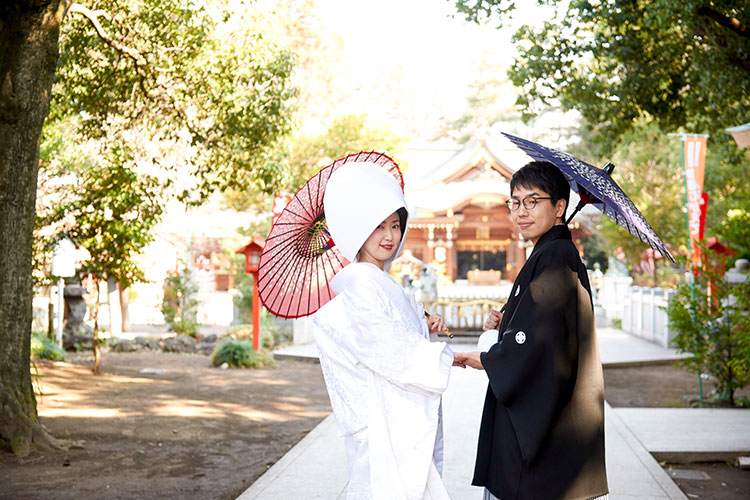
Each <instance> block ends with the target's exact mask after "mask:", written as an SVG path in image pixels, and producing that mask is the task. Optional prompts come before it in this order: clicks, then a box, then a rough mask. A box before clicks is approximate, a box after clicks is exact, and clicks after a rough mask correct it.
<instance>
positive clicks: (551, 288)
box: [481, 252, 578, 460]
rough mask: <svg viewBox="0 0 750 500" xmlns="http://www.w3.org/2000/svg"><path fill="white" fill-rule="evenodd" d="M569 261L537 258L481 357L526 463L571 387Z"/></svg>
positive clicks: (572, 278) (572, 280) (572, 279)
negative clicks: (497, 334) (496, 336)
mask: <svg viewBox="0 0 750 500" xmlns="http://www.w3.org/2000/svg"><path fill="white" fill-rule="evenodd" d="M569 260H570V259H569V258H566V256H565V255H564V254H563V255H561V253H558V252H548V253H547V254H546V255H543V256H540V259H539V260H538V262H537V264H536V267H535V270H534V272H533V274H532V278H531V280H530V282H529V283H528V284H527V286H526V287H525V288H526V289H525V290H522V291H521V292H520V293H521V296H520V300H519V301H518V303H517V305H516V307H515V308H514V310H513V311H512V316H511V318H510V320H509V321H508V322H507V323H505V325H504V328H503V330H502V337H501V339H500V341H499V342H498V343H497V344H495V345H494V346H493V347H492V348H491V349H490V350H489V351H488V352H486V353H483V354H482V355H481V359H482V364H483V365H484V368H485V370H486V372H487V376H488V378H489V382H490V387H491V389H492V392H493V394H494V396H495V398H496V399H497V401H498V402H499V403H500V404H502V405H504V406H505V407H506V408H508V412H509V414H510V417H511V420H512V422H513V426H514V428H515V430H516V435H517V438H518V441H519V445H520V447H521V453H522V455H523V457H524V459H525V460H530V459H531V458H533V456H534V454H535V453H536V450H537V449H538V447H539V445H540V443H541V441H542V440H543V439H544V437H545V435H546V433H547V431H548V430H549V429H550V428H551V426H552V425H553V420H554V418H555V415H556V414H557V413H558V412H559V409H560V408H561V407H562V406H563V405H564V404H565V401H566V400H567V398H569V397H570V394H571V391H572V387H573V385H574V383H575V374H576V370H577V356H578V354H577V353H578V347H577V334H576V331H577V328H576V324H577V311H578V308H577V301H578V292H577V291H578V277H577V274H576V273H575V272H574V271H573V269H572V268H571V267H570V265H569V263H568V261H569Z"/></svg>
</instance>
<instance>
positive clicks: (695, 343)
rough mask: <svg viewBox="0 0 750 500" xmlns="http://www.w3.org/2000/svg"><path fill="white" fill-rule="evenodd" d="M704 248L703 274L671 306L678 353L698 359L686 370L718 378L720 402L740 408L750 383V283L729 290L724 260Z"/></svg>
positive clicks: (679, 292)
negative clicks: (742, 392) (736, 395)
mask: <svg viewBox="0 0 750 500" xmlns="http://www.w3.org/2000/svg"><path fill="white" fill-rule="evenodd" d="M701 246H702V248H701V252H702V255H703V257H704V262H703V268H702V269H701V270H700V271H699V272H698V273H697V276H696V277H695V282H694V284H693V285H692V286H691V285H690V284H685V285H682V286H681V287H679V288H678V290H677V294H676V295H675V296H674V297H673V298H672V300H670V302H669V306H668V308H667V314H668V316H669V324H670V327H671V328H672V329H673V330H674V331H676V332H677V336H676V337H675V338H674V340H673V342H674V344H675V345H676V346H677V348H678V349H679V350H680V351H682V352H689V353H692V355H693V356H692V357H690V358H687V359H685V360H684V361H683V363H684V365H685V366H686V368H687V369H688V370H689V371H692V372H695V373H698V374H702V373H708V374H710V375H711V376H713V377H714V379H715V381H716V388H717V391H718V393H719V395H718V397H717V400H719V401H724V402H726V404H728V405H729V406H735V405H736V401H735V398H734V393H735V391H736V390H738V389H742V388H743V387H745V386H747V385H748V384H749V383H750V314H749V313H748V311H749V310H750V280H748V281H746V282H745V283H743V284H737V285H730V284H728V283H727V282H726V280H725V279H724V269H725V268H726V260H727V259H726V258H725V256H724V255H717V254H716V253H714V252H712V251H710V250H708V249H707V248H706V246H705V245H701Z"/></svg>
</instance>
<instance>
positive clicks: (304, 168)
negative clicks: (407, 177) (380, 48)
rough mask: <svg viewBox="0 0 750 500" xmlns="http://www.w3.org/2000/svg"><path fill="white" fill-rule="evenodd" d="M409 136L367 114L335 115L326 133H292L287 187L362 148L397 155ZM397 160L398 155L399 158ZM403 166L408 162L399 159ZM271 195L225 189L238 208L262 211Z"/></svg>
mask: <svg viewBox="0 0 750 500" xmlns="http://www.w3.org/2000/svg"><path fill="white" fill-rule="evenodd" d="M405 142H406V139H405V138H403V137H400V136H398V135H396V134H394V133H393V132H391V131H390V130H388V129H385V128H381V127H374V126H371V125H369V124H368V123H367V118H366V117H365V116H364V115H347V116H341V117H338V118H335V119H334V120H333V122H332V123H331V125H330V126H329V128H328V130H327V131H326V132H324V133H322V134H310V135H304V134H303V135H299V136H296V137H289V138H288V143H287V148H288V152H287V153H286V155H287V156H286V157H287V160H286V161H287V162H288V163H289V166H290V170H289V176H288V177H287V179H286V180H285V182H284V185H283V188H284V189H285V190H287V191H289V192H292V193H294V192H296V191H297V190H298V189H299V188H300V187H302V185H303V184H304V183H305V182H306V181H307V180H308V179H309V178H310V177H312V176H313V175H315V174H316V173H317V172H318V171H319V170H320V169H321V168H323V167H325V166H326V165H328V164H330V163H332V162H333V161H334V160H336V159H338V158H341V157H344V156H346V155H348V154H352V153H359V152H360V151H372V150H374V151H379V152H384V153H387V154H389V155H391V156H397V155H398V154H399V153H400V152H401V151H402V149H403V147H404V143H405ZM395 159H396V161H397V163H398V159H397V158H395ZM399 165H401V167H402V168H404V167H405V165H403V164H401V163H399ZM269 198H270V197H269V196H267V195H265V194H264V193H247V192H242V191H236V190H231V191H228V192H227V193H225V199H226V201H227V203H228V204H229V205H230V206H231V207H233V208H235V209H237V210H244V209H247V208H248V207H253V208H255V209H257V210H258V211H260V212H262V211H264V210H268V207H270V200H269Z"/></svg>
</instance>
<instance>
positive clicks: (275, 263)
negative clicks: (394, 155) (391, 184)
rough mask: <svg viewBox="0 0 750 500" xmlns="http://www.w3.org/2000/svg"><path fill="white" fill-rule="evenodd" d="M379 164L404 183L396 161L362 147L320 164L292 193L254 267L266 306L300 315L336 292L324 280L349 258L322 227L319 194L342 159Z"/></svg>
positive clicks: (285, 314)
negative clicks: (343, 156) (323, 165)
mask: <svg viewBox="0 0 750 500" xmlns="http://www.w3.org/2000/svg"><path fill="white" fill-rule="evenodd" d="M352 162H367V163H373V164H377V165H380V166H382V167H383V168H384V169H386V170H387V171H388V172H390V173H391V174H392V175H393V176H394V177H395V178H396V180H397V181H398V182H399V184H400V186H401V190H402V191H403V189H404V179H403V176H402V175H401V170H399V168H398V165H396V163H395V162H394V161H393V160H392V159H391V158H389V157H388V156H386V155H385V154H383V153H375V152H362V153H356V154H352V155H349V156H347V157H346V158H341V159H338V160H336V161H334V162H333V163H331V164H330V165H328V166H327V167H324V168H323V169H321V170H320V172H318V173H317V174H315V175H314V176H313V177H312V178H311V179H310V180H308V181H307V182H306V183H305V185H304V186H302V188H300V190H299V191H297V193H296V194H295V195H294V196H293V197H292V199H291V201H289V203H288V204H287V206H286V208H284V211H283V212H282V213H281V215H279V217H278V219H277V220H276V222H275V223H274V225H273V228H272V229H271V232H270V233H269V234H268V237H267V238H266V246H265V248H264V249H263V253H262V254H261V257H260V265H259V267H258V293H259V295H260V300H261V302H262V303H263V305H264V306H266V309H268V310H269V311H270V312H271V313H273V314H275V315H276V316H280V317H282V318H299V317H301V316H307V315H309V314H312V313H314V312H315V311H317V310H318V309H320V308H321V307H322V306H323V305H324V304H325V303H326V302H328V301H329V300H331V299H332V298H333V297H334V293H333V292H332V291H331V289H330V287H329V286H328V282H329V281H330V279H331V278H333V276H334V275H335V274H336V273H337V272H338V271H340V270H341V269H342V268H343V267H344V266H345V265H347V264H348V263H349V262H348V261H347V260H346V259H345V258H344V256H343V255H342V254H341V252H340V251H339V249H338V248H336V246H335V245H334V243H333V240H332V239H331V236H330V234H329V233H328V229H327V227H326V220H325V214H324V212H323V194H324V193H325V187H326V183H327V182H328V179H329V178H330V177H331V174H333V172H334V171H335V170H336V169H337V168H339V167H340V166H341V165H344V164H345V163H352Z"/></svg>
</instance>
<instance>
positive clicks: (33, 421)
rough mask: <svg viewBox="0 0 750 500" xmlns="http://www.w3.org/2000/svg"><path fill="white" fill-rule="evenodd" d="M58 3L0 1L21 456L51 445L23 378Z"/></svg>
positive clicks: (5, 206) (5, 336)
mask: <svg viewBox="0 0 750 500" xmlns="http://www.w3.org/2000/svg"><path fill="white" fill-rule="evenodd" d="M62 8H63V4H62V2H61V1H60V0H49V1H46V2H44V1H37V0H34V1H32V0H27V1H14V2H4V3H2V4H0V213H2V216H1V217H0V262H2V264H1V265H0V282H2V284H3V285H2V286H1V287H0V439H2V445H3V447H4V448H7V447H9V448H10V449H11V450H12V451H13V452H14V453H15V454H17V455H26V454H28V453H29V451H30V449H31V445H32V442H33V443H34V444H36V445H37V446H39V447H50V446H55V445H56V442H55V440H54V439H52V438H51V436H49V435H48V434H47V433H46V432H45V431H44V429H43V428H42V426H41V425H39V420H38V417H37V410H36V399H35V397H34V390H33V388H32V385H31V376H30V373H29V356H30V335H29V333H30V325H31V317H32V312H31V299H32V277H31V275H32V273H31V270H32V262H31V258H32V245H33V242H32V240H33V236H32V235H33V231H34V204H35V201H36V182H37V171H38V167H39V141H40V137H41V133H42V125H43V123H44V119H45V117H46V116H47V112H48V111H49V102H50V95H51V91H52V79H53V76H54V72H55V67H56V65H57V39H58V36H59V30H60V23H61V22H62V17H63V11H62Z"/></svg>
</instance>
